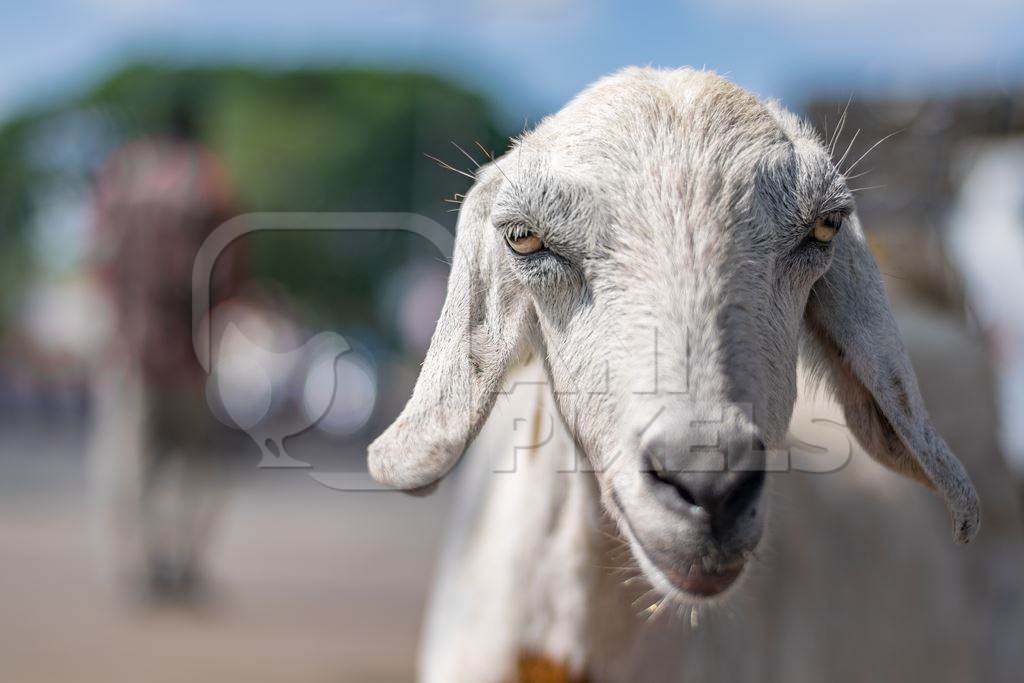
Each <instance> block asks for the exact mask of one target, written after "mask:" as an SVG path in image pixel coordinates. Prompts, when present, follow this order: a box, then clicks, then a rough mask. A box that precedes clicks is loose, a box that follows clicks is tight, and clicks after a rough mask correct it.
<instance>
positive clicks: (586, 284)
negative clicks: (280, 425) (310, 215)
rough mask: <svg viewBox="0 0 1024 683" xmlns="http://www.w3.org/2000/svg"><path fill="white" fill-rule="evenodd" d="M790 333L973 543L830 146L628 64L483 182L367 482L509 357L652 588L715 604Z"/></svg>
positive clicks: (884, 455)
mask: <svg viewBox="0 0 1024 683" xmlns="http://www.w3.org/2000/svg"><path fill="white" fill-rule="evenodd" d="M801 342H803V347H804V352H805V353H807V354H808V356H809V360H810V361H811V363H812V364H813V365H814V366H815V367H816V368H817V369H818V371H819V372H820V373H821V375H822V376H823V377H825V378H827V380H828V381H829V382H830V384H831V386H832V388H833V390H834V392H835V394H836V396H837V398H838V399H839V400H840V402H841V403H842V404H843V407H844V409H845V412H846V417H847V421H848V423H849V427H850V429H851V431H853V433H854V434H855V435H856V437H857V438H858V440H859V441H860V442H861V444H862V445H863V446H864V447H865V448H866V449H867V450H868V451H869V452H870V453H871V454H872V455H873V456H875V457H876V458H877V459H879V460H880V461H881V462H883V463H884V464H886V465H887V466H889V467H891V468H892V469H894V470H896V471H898V472H900V473H902V474H904V475H907V476H910V477H913V478H916V479H918V480H920V481H921V482H923V483H925V484H926V485H929V486H931V487H933V488H935V489H937V490H938V491H939V492H940V493H941V494H942V495H943V496H944V497H945V498H946V500H947V503H948V505H949V508H950V511H951V514H952V516H953V522H954V535H955V537H956V538H957V539H958V540H960V541H966V540H969V539H970V538H971V537H972V536H973V534H974V533H975V531H976V529H977V526H978V502H977V498H976V495H975V493H974V490H973V487H972V486H971V483H970V480H969V479H968V477H967V475H966V473H965V472H964V471H963V468H962V467H961V466H960V463H959V462H958V461H957V460H956V459H955V457H953V456H952V454H951V453H950V452H949V450H948V448H947V447H946V445H945V443H944V442H943V441H942V439H941V438H940V437H939V436H938V435H937V434H936V433H935V431H934V429H933V428H932V427H931V425H930V423H929V422H928V419H927V415H926V413H925V411H924V408H923V406H922V404H921V399H920V395H919V392H918V390H917V385H916V380H915V378H914V375H913V371H912V370H911V368H910V364H909V362H908V360H907V357H906V354H905V352H904V350H903V347H902V344H901V342H900V340H899V337H898V334H897V332H896V328H895V324H894V322H893V319H892V315H891V313H890V312H889V308H888V304H887V300H886V296H885V293H884V289H883V287H882V284H881V281H880V278H879V274H878V270H877V267H876V266H875V264H874V261H873V259H872V257H871V256H870V253H869V251H868V250H867V248H866V246H865V243H864V238H863V235H862V233H861V230H860V226H859V223H858V220H857V218H856V214H855V212H854V204H853V199H852V196H851V194H850V191H849V190H848V188H847V186H846V183H845V181H844V179H843V177H842V176H841V174H840V173H839V172H838V171H837V170H836V168H835V166H834V165H833V163H832V161H831V159H830V156H829V154H828V151H827V150H826V149H825V147H824V146H823V145H822V144H821V142H820V141H819V140H818V139H817V137H816V136H815V134H814V133H813V132H812V131H811V130H810V129H808V128H807V127H805V126H804V125H803V124H802V123H800V122H799V121H798V120H797V119H796V118H795V117H793V116H792V115H791V114H789V113H787V112H785V111H783V110H781V109H780V108H778V107H777V106H775V105H773V104H764V103H761V102H759V101H758V100H757V99H756V98H754V97H753V96H751V95H749V94H748V93H746V92H744V91H742V90H741V89H739V88H737V87H735V86H733V85H731V84H730V83H728V82H727V81H725V80H723V79H721V78H719V77H717V76H715V75H713V74H709V73H705V72H696V71H690V70H682V71H672V72H662V71H652V70H628V71H625V72H622V73H620V74H618V75H616V76H613V77H610V78H608V79H605V80H603V81H601V82H599V83H598V84H596V85H595V86H593V87H591V88H590V89H588V90H587V91H585V92H584V93H583V94H581V95H580V96H579V97H577V98H576V99H575V100H574V101H573V102H572V103H570V104H569V105H568V106H567V107H566V108H565V109H563V110H562V111H561V112H559V113H558V114H557V115H555V116H553V117H551V118H549V119H547V120H545V121H544V122H543V123H541V124H540V125H539V126H538V127H537V128H536V129H535V130H534V131H532V132H531V133H529V134H528V135H524V137H523V138H522V139H520V140H519V141H517V144H516V145H515V147H514V148H513V149H512V150H511V151H510V152H509V153H508V154H506V155H505V156H504V157H502V158H501V159H499V160H497V162H495V163H493V164H491V165H489V166H487V167H485V168H484V169H482V170H481V171H480V172H479V174H478V176H477V182H476V184H475V186H474V187H473V189H472V190H471V191H470V193H469V194H468V196H467V198H466V201H465V203H464V205H463V207H462V211H461V214H460V219H459V227H458V235H457V242H456V254H455V258H454V262H453V268H452V275H451V280H450V282H449V290H448V298H447V301H446V303H445V307H444V310H443V312H442V315H441V319H440V320H439V322H438V329H437V331H436V333H435V336H434V339H433V342H432V344H431V349H430V351H429V353H428V356H427V360H426V362H425V363H424V367H423V371H422V373H421V376H420V379H419V381H418V383H417V386H416V389H415V392H414V395H413V398H412V399H411V400H410V402H409V404H408V405H407V406H406V408H405V410H404V411H403V413H402V414H401V415H400V416H399V418H398V420H397V421H396V422H395V424H394V425H392V426H391V427H390V428H389V430H388V431H387V432H385V433H384V434H383V435H382V436H381V437H380V438H379V439H378V440H377V441H375V442H374V443H373V444H372V445H371V448H370V467H371V472H372V473H373V474H374V476H375V477H377V478H378V479H379V480H380V481H383V482H386V483H389V484H391V485H394V486H397V487H399V488H406V489H417V488H422V487H424V486H427V485H430V484H432V483H433V482H434V481H436V480H437V479H439V478H440V477H441V476H443V475H444V474H445V473H446V472H447V471H448V470H449V469H450V468H451V467H452V466H453V465H454V463H455V462H456V461H457V459H458V457H459V456H460V455H461V454H462V452H463V450H464V449H465V448H466V446H467V444H468V442H469V441H470V440H471V439H472V437H473V436H474V435H475V433H476V431H477V430H478V429H479V427H480V426H481V424H482V422H483V421H484V419H485V418H486V416H487V414H488V412H489V410H490V408H491V406H492V405H493V401H494V398H495V395H496V394H497V393H498V392H499V391H500V388H501V383H502V379H503V376H504V373H505V371H506V369H507V368H508V367H509V365H510V364H511V363H514V362H515V361H516V360H517V359H519V358H522V357H523V356H524V355H525V354H528V353H531V352H534V353H539V354H540V355H541V356H542V357H543V358H544V359H545V362H546V367H547V371H548V375H549V379H550V382H551V387H552V391H553V395H554V397H555V400H556V403H557V406H558V409H559V412H560V413H561V415H562V417H563V419H564V421H565V424H566V425H567V426H568V428H569V430H570V431H571V432H572V434H573V436H574V437H575V439H576V441H577V443H578V444H579V445H580V446H581V448H582V451H583V452H585V453H586V456H587V458H588V459H589V460H590V464H591V465H592V466H593V469H594V471H595V472H596V475H597V478H598V480H599V482H600V484H601V490H602V493H603V501H604V505H605V507H606V508H607V509H608V510H609V512H610V513H611V514H612V515H613V517H614V518H615V519H616V520H617V521H618V523H619V526H620V528H621V529H622V532H623V534H624V535H625V536H626V537H627V538H628V539H629V541H630V544H631V547H632V550H633V553H634V555H635V556H636V558H637V560H638V562H639V563H640V565H641V567H642V568H643V569H644V571H645V573H646V574H647V576H648V578H650V579H651V581H652V582H653V583H654V585H655V586H656V587H658V588H660V589H661V590H663V591H664V592H665V593H667V594H671V595H675V596H677V597H684V598H688V599H694V598H698V597H703V596H710V595H715V594H717V593H720V592H722V591H723V590H725V589H726V588H727V587H728V586H729V585H730V584H731V583H732V582H733V581H734V579H735V578H736V577H737V576H738V575H739V573H740V572H741V571H742V567H743V562H744V559H745V558H746V557H747V555H748V554H749V552H750V551H751V550H752V549H753V548H754V547H755V546H756V544H757V543H758V541H759V539H760V536H761V528H762V519H763V516H764V515H763V514H762V512H761V510H760V509H759V508H760V505H761V502H760V501H761V491H762V488H763V482H764V479H765V476H764V469H765V467H764V465H765V458H766V451H767V450H770V449H775V448H779V447H781V446H782V441H783V438H784V435H785V433H786V430H787V427H788V423H789V419H790V416H791V413H792V408H793V403H794V401H795V399H796V366H797V358H798V350H799V349H800V347H801Z"/></svg>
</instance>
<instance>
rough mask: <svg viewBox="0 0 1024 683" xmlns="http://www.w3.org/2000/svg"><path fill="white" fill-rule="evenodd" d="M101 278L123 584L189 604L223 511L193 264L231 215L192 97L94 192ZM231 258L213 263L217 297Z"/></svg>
mask: <svg viewBox="0 0 1024 683" xmlns="http://www.w3.org/2000/svg"><path fill="white" fill-rule="evenodd" d="M94 202H95V232H94V244H93V259H94V267H95V271H96V272H95V274H96V276H97V279H98V280H99V282H100V285H101V290H102V292H103V294H104V297H105V298H106V299H107V300H108V304H109V307H110V309H111V311H112V318H113V322H112V329H111V334H110V342H109V343H108V344H107V345H106V347H105V348H104V349H103V351H102V353H101V354H99V356H98V358H96V363H95V368H94V370H95V371H94V373H93V382H92V384H93V395H94V423H93V435H92V443H91V447H90V459H91V471H92V475H93V484H94V486H95V493H96V502H97V503H98V504H99V508H100V509H99V512H100V515H101V525H102V530H103V534H104V536H105V537H107V538H106V539H105V541H106V542H105V543H104V544H103V549H104V550H103V552H104V553H105V554H106V555H107V557H106V559H107V561H111V560H112V561H113V562H114V564H115V566H114V567H113V570H114V572H115V574H116V575H117V576H118V577H119V579H121V581H126V582H128V585H129V586H132V587H136V588H138V589H141V590H142V591H143V594H144V595H145V596H147V597H149V598H152V599H158V600H180V599H185V598H191V597H195V596H196V594H197V588H198V587H199V586H200V584H201V582H200V575H201V572H200V560H201V556H202V552H203V547H204V544H205V541H206V539H207V537H208V534H209V532H210V526H211V522H212V520H213V518H214V513H215V509H216V507H217V496H216V492H215V481H216V476H215V475H216V471H217V469H218V468H219V466H220V463H219V462H218V460H217V458H215V457H213V454H212V453H211V443H210V442H211V437H212V436H213V431H214V429H216V422H215V421H214V419H213V417H212V415H211V413H210V411H209V409H208V407H207V403H206V401H205V400H204V396H203V386H204V383H205V374H204V372H203V369H202V368H201V366H200V365H199V362H198V360H197V358H196V356H195V354H194V351H193V348H192V317H191V315H192V308H191V306H192V291H191V278H192V267H193V261H194V259H195V256H196V253H197V251H198V249H199V247H200V246H201V245H202V243H203V241H204V240H205V239H206V238H207V236H208V235H209V234H210V233H211V232H212V231H213V230H214V229H215V228H216V227H217V226H218V225H220V224H221V223H222V222H223V221H224V220H225V219H226V218H227V217H228V215H229V207H230V205H231V201H230V189H229V183H228V179H227V174H226V173H225V171H224V168H223V166H222V165H221V163H220V162H219V160H218V159H217V158H216V157H215V156H214V155H213V154H212V153H211V152H209V151H208V150H206V149H204V148H203V147H202V146H201V145H200V144H199V143H198V142H197V141H196V139H195V130H194V120H193V113H192V111H191V109H190V108H189V107H188V105H187V103H185V102H180V103H178V105H177V106H176V107H175V108H174V111H173V113H172V116H171V125H170V126H169V129H168V131H167V132H166V133H164V134H162V135H158V136H152V137H146V138H142V139H138V140H135V141H130V142H128V143H126V144H125V145H123V146H122V147H121V148H120V149H118V150H115V152H114V153H113V154H112V155H111V156H110V158H109V159H108V160H107V162H106V163H105V165H104V166H103V167H102V169H101V170H100V172H99V174H98V176H97V181H96V185H95V198H94ZM236 273H237V259H234V258H232V257H231V255H230V254H225V255H224V256H223V257H222V258H221V260H220V262H219V264H218V272H217V276H218V279H215V281H214V285H215V288H216V289H217V290H219V291H215V294H214V298H215V299H216V298H218V295H223V294H225V293H226V290H229V289H231V287H232V283H233V282H234V280H235V277H234V276H235V274H236Z"/></svg>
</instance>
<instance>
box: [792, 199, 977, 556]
mask: <svg viewBox="0 0 1024 683" xmlns="http://www.w3.org/2000/svg"><path fill="white" fill-rule="evenodd" d="M835 242H836V244H835V250H836V253H835V256H834V258H833V261H832V264H831V266H830V268H829V270H828V272H826V273H825V275H823V276H822V278H821V279H820V280H818V282H817V283H815V285H814V287H813V288H812V291H811V295H810V298H809V300H808V302H807V310H806V313H805V314H804V318H805V322H806V328H807V335H806V343H805V349H804V351H805V352H806V355H807V356H808V360H809V361H810V363H811V366H812V371H814V372H816V373H817V374H821V375H823V376H824V377H825V378H827V379H828V380H830V382H831V385H832V389H833V391H834V393H835V396H836V398H837V399H838V400H839V403H840V404H841V405H842V407H843V411H844V413H845V415H846V421H847V425H848V427H849V428H850V431H851V432H852V433H853V434H854V436H855V437H856V438H857V441H858V442H859V443H860V445H861V446H862V447H863V448H864V449H865V450H866V451H867V452H868V453H870V454H871V455H872V457H874V458H875V459H876V460H878V461H879V462H881V463H882V464H883V465H885V466H887V467H889V468H890V469H892V470H894V471H896V472H898V473H900V474H902V475H904V476H907V477H910V478H911V479H916V480H917V481H920V482H922V483H923V484H925V485H926V486H928V487H930V488H932V489H934V490H937V491H938V493H940V494H941V495H942V496H943V497H944V498H945V500H946V504H947V506H948V507H949V511H950V514H951V516H952V518H953V536H954V538H955V539H956V540H957V541H958V542H960V543H967V542H968V541H970V540H971V539H972V538H973V537H974V535H975V534H976V533H977V531H978V526H979V524H980V523H981V515H980V511H979V503H978V494H977V493H976V492H975V490H974V485H973V484H972V483H971V480H970V477H968V476H967V472H966V471H965V470H964V468H963V465H961V464H960V461H959V460H957V459H956V456H954V455H953V454H952V453H951V452H950V450H949V447H948V446H947V445H946V442H945V441H943V439H942V437H941V436H939V434H938V433H937V432H936V431H935V428H934V427H933V426H932V424H931V422H930V420H929V419H928V414H927V412H926V411H925V408H924V403H923V401H922V399H921V393H920V391H919V390H918V388H917V378H916V377H915V375H914V370H913V368H912V367H911V365H910V359H909V357H908V356H907V352H906V349H905V348H904V346H903V341H902V340H901V339H900V335H899V331H898V330H897V327H896V321H895V319H894V318H893V315H892V312H891V311H890V309H889V301H888V297H887V296H886V294H885V288H884V287H883V285H882V278H881V275H880V274H879V270H878V265H877V264H876V263H875V260H874V257H873V256H872V255H871V252H870V250H869V249H868V247H867V244H866V243H865V240H864V234H863V232H862V231H861V227H860V223H859V221H858V220H857V218H856V217H855V216H852V217H850V218H849V219H847V221H846V225H844V226H843V228H842V230H841V231H840V233H839V235H837V236H836V238H835Z"/></svg>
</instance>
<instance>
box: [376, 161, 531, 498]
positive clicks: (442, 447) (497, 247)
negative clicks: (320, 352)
mask: <svg viewBox="0 0 1024 683" xmlns="http://www.w3.org/2000/svg"><path fill="white" fill-rule="evenodd" d="M502 180H503V176H502V175H499V173H498V172H496V171H495V167H494V166H493V165H488V166H484V167H482V168H481V169H480V170H479V171H478V173H477V182H476V184H475V185H474V186H473V188H472V189H471V190H470V191H469V193H468V194H467V195H466V199H465V201H464V202H463V204H462V207H461V209H460V211H459V224H458V230H457V234H456V238H455V254H454V258H453V259H452V270H451V275H450V276H449V279H448V295H447V298H446V299H445V302H444V308H443V309H442V310H441V318H440V319H439V320H438V321H437V328H436V329H435V331H434V337H433V338H432V339H431V341H430V349H429V350H428V351H427V357H426V360H425V361H424V362H423V369H422V370H421V371H420V376H419V379H418V380H417V381H416V388H415V389H414V390H413V395H412V398H411V399H409V402H408V403H407V404H406V406H405V409H404V410H402V413H401V415H399V416H398V418H397V419H396V420H395V422H394V423H393V424H392V425H391V426H390V427H388V429H387V430H386V431H385V432H384V433H383V434H381V435H380V436H379V437H378V438H377V439H376V440H375V441H374V442H373V443H371V444H370V447H369V466H370V474H371V475H373V477H374V479H376V480H377V481H379V482H381V483H382V484H387V485H389V486H393V487H395V488H399V489H405V490H409V491H414V492H416V491H428V490H429V488H428V487H431V485H433V484H434V483H436V482H437V481H438V480H440V479H441V478H442V477H443V476H444V475H445V474H447V473H448V471H449V470H450V469H451V468H452V467H453V466H454V465H455V463H456V462H458V460H459V458H460V457H461V456H462V453H463V452H464V451H465V450H466V447H467V446H468V445H469V442H470V441H471V440H472V439H473V437H474V436H476V433H477V432H478V431H479V430H480V427H481V426H482V425H483V423H484V420H485V419H486V418H487V415H488V414H489V413H490V410H491V407H492V406H493V405H494V400H495V397H496V396H497V394H498V392H499V390H500V389H501V382H502V380H503V378H504V376H505V371H506V370H507V368H508V366H509V365H510V363H512V362H513V361H514V360H515V359H516V358H517V357H518V356H519V355H520V353H521V346H522V342H523V339H524V338H525V336H526V335H525V331H526V329H527V327H528V325H529V324H530V321H531V320H533V314H532V310H533V309H532V307H531V304H530V303H529V297H527V296H525V295H524V294H523V292H522V291H521V290H520V288H518V287H517V286H516V280H515V279H514V277H513V276H512V274H511V272H510V271H509V267H508V260H507V259H508V255H507V254H506V252H505V248H506V247H505V245H504V244H503V238H501V237H500V236H499V235H498V234H497V231H496V230H495V228H494V227H493V226H492V225H491V221H490V216H491V206H492V204H493V203H494V198H495V195H496V194H497V192H498V190H499V188H500V186H501V182H502Z"/></svg>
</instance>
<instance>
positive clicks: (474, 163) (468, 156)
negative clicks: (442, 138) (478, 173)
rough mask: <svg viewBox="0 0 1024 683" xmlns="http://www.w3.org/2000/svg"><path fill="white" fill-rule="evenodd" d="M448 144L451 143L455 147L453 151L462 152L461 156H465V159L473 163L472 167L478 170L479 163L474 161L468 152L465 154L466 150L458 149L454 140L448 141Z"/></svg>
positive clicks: (457, 144)
mask: <svg viewBox="0 0 1024 683" xmlns="http://www.w3.org/2000/svg"><path fill="white" fill-rule="evenodd" d="M449 142H451V143H452V144H453V145H455V149H457V150H459V151H460V152H462V154H463V155H464V156H465V157H466V158H467V159H469V160H470V161H472V162H473V165H474V166H476V167H477V168H480V162H479V161H477V160H476V159H474V158H473V155H472V154H470V153H469V152H467V151H466V150H464V149H462V148H461V147H459V143H457V142H455V140H449Z"/></svg>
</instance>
